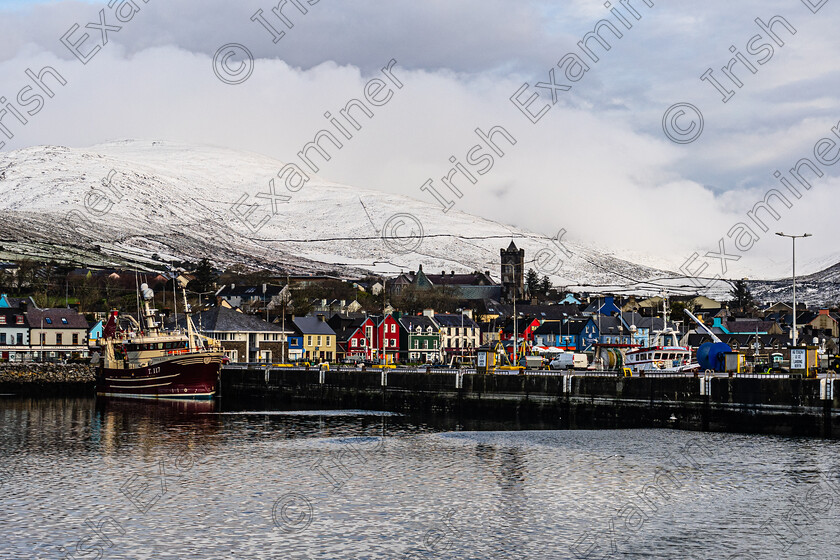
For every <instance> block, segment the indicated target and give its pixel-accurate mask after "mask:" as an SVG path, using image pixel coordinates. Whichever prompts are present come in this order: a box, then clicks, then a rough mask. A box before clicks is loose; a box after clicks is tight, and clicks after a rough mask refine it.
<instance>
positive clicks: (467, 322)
mask: <svg viewBox="0 0 840 560" xmlns="http://www.w3.org/2000/svg"><path fill="white" fill-rule="evenodd" d="M433 319H434V322H435V323H436V324H438V325H439V326H441V327H461V326H464V327H469V328H474V329H477V328H478V323H476V322H475V321H473V320H472V319H470V318H469V317H467V316H466V315H461V314H455V313H452V314H450V313H435V316H434V317H433ZM462 321H463V323H462Z"/></svg>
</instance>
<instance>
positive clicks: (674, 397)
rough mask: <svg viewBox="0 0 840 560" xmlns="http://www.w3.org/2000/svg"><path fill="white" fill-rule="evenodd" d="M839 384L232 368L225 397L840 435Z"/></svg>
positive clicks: (574, 424) (578, 422) (584, 424)
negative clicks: (837, 389)
mask: <svg viewBox="0 0 840 560" xmlns="http://www.w3.org/2000/svg"><path fill="white" fill-rule="evenodd" d="M838 381H840V380H831V379H825V380H822V379H799V378H786V377H785V378H783V377H770V376H760V375H754V376H736V377H709V378H704V377H702V376H701V377H693V376H686V375H680V376H669V375H663V374H657V375H647V376H645V377H619V376H617V375H615V374H614V373H611V372H579V374H578V373H574V374H570V375H561V374H559V372H550V373H549V372H532V373H526V374H525V375H480V374H476V373H463V372H457V371H455V370H448V371H447V370H426V369H420V370H400V369H391V370H386V372H385V374H384V375H383V372H381V371H379V370H369V371H362V370H358V369H348V370H338V371H336V370H331V371H319V370H318V369H316V368H309V369H301V368H251V369H247V368H246V369H242V368H232V367H229V368H225V369H224V370H223V371H222V395H223V398H226V399H227V398H230V399H261V400H265V401H266V402H267V403H270V404H283V405H291V404H308V405H313V406H318V407H329V408H375V409H380V410H388V411H392V412H401V413H406V414H412V413H422V414H441V415H447V416H452V415H457V416H462V417H476V416H480V417H483V418H496V419H503V418H504V419H520V420H528V421H539V422H544V423H546V424H548V425H553V426H556V427H560V428H575V429H577V428H639V427H675V428H680V429H688V430H710V431H734V432H749V433H768V434H783V435H805V436H817V437H840V425H838V423H840V399H838V398H837V396H836V395H838V393H837V391H836V390H835V389H836V388H837V383H838ZM826 397H828V398H826Z"/></svg>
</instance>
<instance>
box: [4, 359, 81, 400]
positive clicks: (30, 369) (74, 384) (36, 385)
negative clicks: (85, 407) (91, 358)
mask: <svg viewBox="0 0 840 560" xmlns="http://www.w3.org/2000/svg"><path fill="white" fill-rule="evenodd" d="M95 384H96V370H95V368H94V367H93V366H90V365H88V364H39V363H18V362H12V363H4V364H0V392H3V393H13V394H16V395H26V396H39V395H43V396H47V395H49V396H54V395H63V394H73V395H78V394H93V389H94V386H95Z"/></svg>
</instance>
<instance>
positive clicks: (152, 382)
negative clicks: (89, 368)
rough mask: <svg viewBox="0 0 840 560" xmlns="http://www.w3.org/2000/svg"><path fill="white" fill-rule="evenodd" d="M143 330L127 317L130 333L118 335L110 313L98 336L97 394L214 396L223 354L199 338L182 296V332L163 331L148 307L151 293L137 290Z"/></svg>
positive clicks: (144, 287) (95, 360) (114, 315)
mask: <svg viewBox="0 0 840 560" xmlns="http://www.w3.org/2000/svg"><path fill="white" fill-rule="evenodd" d="M140 295H141V296H142V299H143V303H142V313H141V315H142V316H141V320H142V324H141V323H140V322H138V321H137V320H136V319H134V317H131V316H130V315H127V316H125V317H126V318H127V319H128V321H129V323H130V325H131V327H130V328H128V329H121V328H120V325H119V314H118V312H117V311H113V312H112V313H111V316H110V317H109V318H108V322H107V324H106V325H105V328H104V330H103V335H102V341H101V348H100V353H97V354H95V355H94V358H93V361H92V363H93V364H94V365H98V366H99V367H98V370H97V379H96V394H97V395H99V396H107V397H128V398H151V399H208V398H212V397H213V395H215V394H216V388H217V385H218V380H219V372H220V371H221V366H222V361H223V359H224V353H223V352H222V347H221V343H219V341H218V340H215V339H212V338H209V337H206V336H204V335H202V334H200V333H199V332H198V330H197V329H196V328H195V325H194V324H193V322H192V318H191V313H190V307H189V305H188V304H187V300H186V294H184V309H185V317H186V321H185V326H186V329H185V330H181V329H175V330H171V331H165V330H163V329H161V325H160V323H159V322H158V320H157V316H156V312H157V310H156V309H152V308H151V306H150V305H149V302H150V301H151V300H152V298H153V297H154V292H152V290H151V289H150V288H149V286H148V285H147V284H142V285H141V286H140Z"/></svg>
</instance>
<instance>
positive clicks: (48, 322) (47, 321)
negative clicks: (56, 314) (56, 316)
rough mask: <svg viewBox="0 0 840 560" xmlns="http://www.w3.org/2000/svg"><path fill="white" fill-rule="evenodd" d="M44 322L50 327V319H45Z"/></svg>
mask: <svg viewBox="0 0 840 560" xmlns="http://www.w3.org/2000/svg"><path fill="white" fill-rule="evenodd" d="M44 322H45V323H46V324H48V325H52V319H50V318H49V317H47V318H45V319H44Z"/></svg>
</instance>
